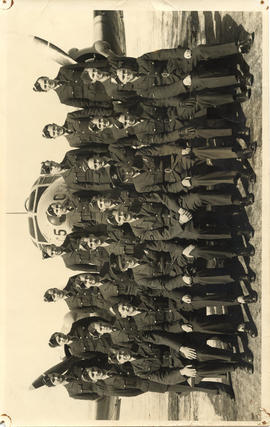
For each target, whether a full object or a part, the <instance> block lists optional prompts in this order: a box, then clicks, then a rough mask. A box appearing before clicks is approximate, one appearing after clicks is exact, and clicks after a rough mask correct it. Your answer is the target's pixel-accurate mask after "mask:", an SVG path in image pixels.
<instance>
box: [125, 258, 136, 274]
mask: <svg viewBox="0 0 270 427" xmlns="http://www.w3.org/2000/svg"><path fill="white" fill-rule="evenodd" d="M137 264H138V262H137V260H136V259H134V258H131V257H127V256H126V257H122V271H126V270H128V269H129V268H134V267H135V266H136V265H137Z"/></svg>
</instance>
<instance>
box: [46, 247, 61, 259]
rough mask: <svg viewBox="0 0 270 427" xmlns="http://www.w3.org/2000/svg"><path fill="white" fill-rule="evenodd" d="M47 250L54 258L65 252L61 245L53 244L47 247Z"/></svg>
mask: <svg viewBox="0 0 270 427" xmlns="http://www.w3.org/2000/svg"><path fill="white" fill-rule="evenodd" d="M46 252H47V254H48V255H49V257H51V258H53V257H55V256H57V255H61V254H62V252H63V249H62V248H60V246H55V245H51V246H48V247H47V248H46Z"/></svg>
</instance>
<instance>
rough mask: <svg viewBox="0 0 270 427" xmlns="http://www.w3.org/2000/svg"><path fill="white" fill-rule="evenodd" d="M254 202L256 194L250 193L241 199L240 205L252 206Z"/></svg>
mask: <svg viewBox="0 0 270 427" xmlns="http://www.w3.org/2000/svg"><path fill="white" fill-rule="evenodd" d="M253 203H254V194H253V193H249V194H248V195H247V196H246V197H243V198H242V200H241V201H240V205H242V206H250V205H252V204H253Z"/></svg>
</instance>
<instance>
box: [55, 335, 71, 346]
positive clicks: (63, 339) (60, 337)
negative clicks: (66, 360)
mask: <svg viewBox="0 0 270 427" xmlns="http://www.w3.org/2000/svg"><path fill="white" fill-rule="evenodd" d="M55 339H56V342H57V344H58V345H64V344H67V342H68V338H67V336H66V335H65V334H62V333H60V332H59V334H58V335H57V336H56V337H55Z"/></svg>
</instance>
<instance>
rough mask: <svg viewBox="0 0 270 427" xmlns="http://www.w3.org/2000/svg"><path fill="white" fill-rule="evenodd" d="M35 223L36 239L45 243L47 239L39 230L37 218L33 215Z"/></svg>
mask: <svg viewBox="0 0 270 427" xmlns="http://www.w3.org/2000/svg"><path fill="white" fill-rule="evenodd" d="M35 225H36V230H37V240H38V242H42V243H43V242H44V243H45V242H46V243H47V240H46V239H45V237H44V236H43V234H42V233H41V231H40V229H39V226H38V222H37V218H36V217H35Z"/></svg>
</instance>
